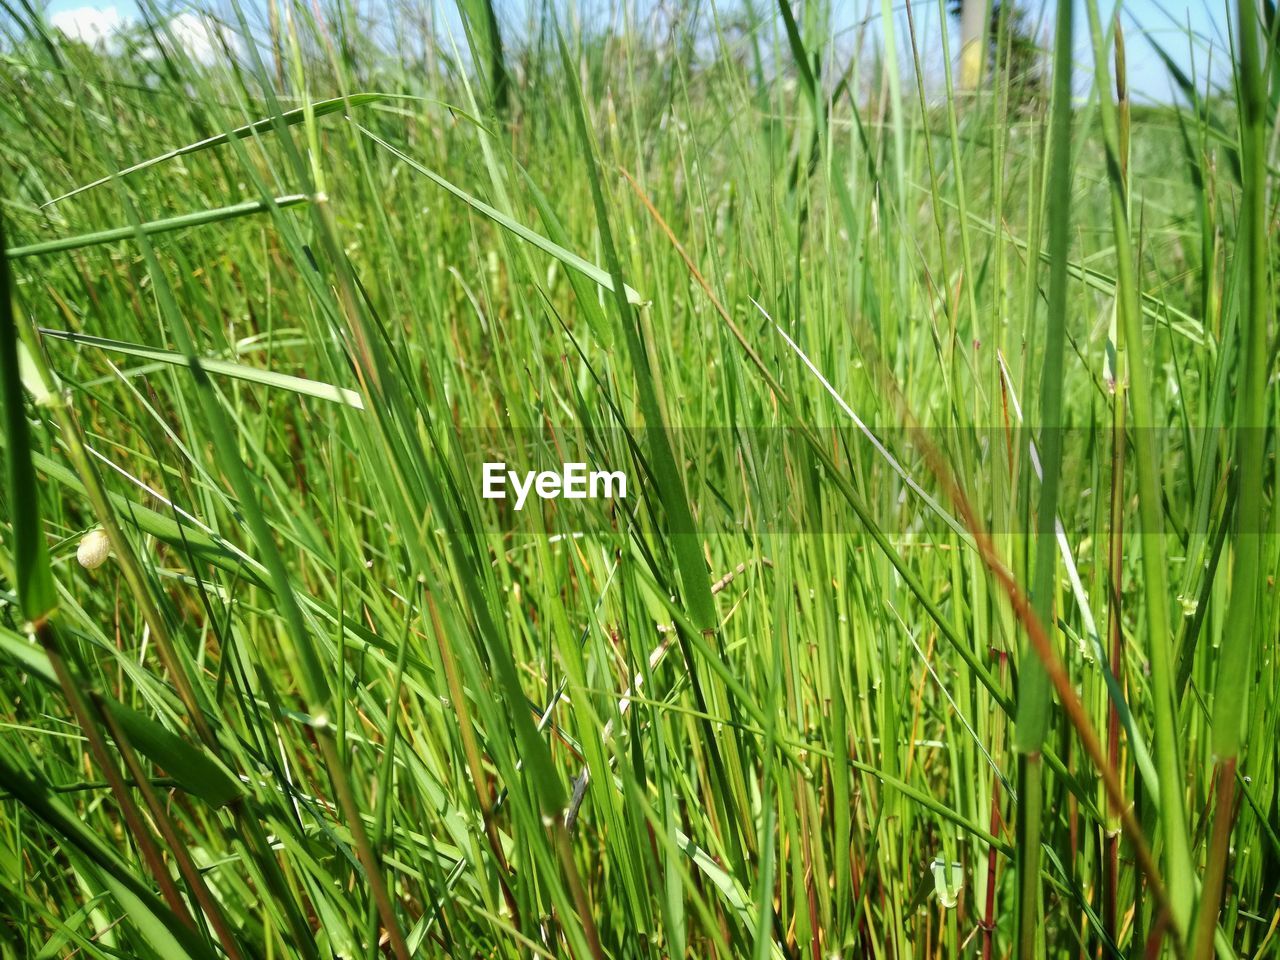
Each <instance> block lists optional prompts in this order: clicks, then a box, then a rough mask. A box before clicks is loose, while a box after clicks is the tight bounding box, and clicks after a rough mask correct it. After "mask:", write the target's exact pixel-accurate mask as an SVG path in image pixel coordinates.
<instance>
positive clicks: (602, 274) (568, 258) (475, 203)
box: [356, 123, 647, 305]
mask: <svg viewBox="0 0 1280 960" xmlns="http://www.w3.org/2000/svg"><path fill="white" fill-rule="evenodd" d="M356 128H357V129H358V130H359V131H360V132H361V133H363V134H364V135H365V136H366V137H368V138H369V139H370V140H372V141H373V142H374V143H376V144H378V146H380V147H382V148H383V149H384V150H387V151H388V152H389V153H391V154H393V155H394V156H395V157H396V158H397V159H399V160H401V161H403V162H404V163H406V164H408V165H409V166H410V167H412V168H413V169H414V170H416V171H418V173H420V174H422V175H423V176H424V177H426V178H427V179H428V180H430V181H431V182H432V183H434V184H436V186H438V187H442V188H444V189H445V190H448V191H449V192H450V193H451V194H453V195H454V196H455V197H457V198H458V199H459V200H461V201H462V202H463V203H465V204H467V205H468V206H469V207H471V208H472V209H473V210H475V211H477V212H478V213H482V214H484V215H485V216H486V217H488V218H489V219H490V220H492V221H493V222H494V223H496V224H497V225H498V226H500V227H503V228H505V229H507V230H510V231H511V232H512V233H514V234H515V235H516V236H517V237H519V238H520V239H521V240H527V241H528V242H529V243H532V244H533V245H534V246H535V247H537V248H538V249H539V250H541V251H542V252H543V253H548V254H550V255H551V256H553V257H555V258H556V259H557V260H559V261H560V262H561V263H563V264H564V265H565V266H566V267H569V268H571V269H573V270H577V271H578V272H579V273H581V274H583V275H584V276H587V277H590V278H591V279H592V280H594V281H595V282H596V283H597V284H599V285H600V286H602V287H604V288H605V289H606V290H608V291H610V292H612V291H613V289H614V288H613V277H611V276H610V275H609V271H607V270H604V269H602V268H601V267H598V266H596V265H595V264H594V263H592V262H591V261H589V260H584V259H583V258H582V257H580V256H578V255H577V254H576V253H572V252H570V251H569V250H566V249H565V248H564V247H562V246H560V244H558V243H555V242H553V241H551V240H548V239H547V238H546V237H544V236H543V235H542V234H540V233H535V232H534V231H533V230H530V229H529V228H528V227H526V226H525V225H524V224H523V223H518V222H517V221H515V220H512V219H511V218H510V217H508V216H507V215H506V214H505V213H503V212H502V211H501V210H497V209H495V208H493V207H491V206H489V204H487V203H485V202H484V201H483V200H478V199H476V198H475V197H473V196H471V194H469V193H467V192H466V191H465V190H462V189H460V188H458V187H455V186H454V185H453V184H452V183H450V182H449V181H448V180H446V179H445V178H444V177H442V176H440V175H439V174H438V173H435V172H434V171H431V170H428V169H427V168H426V167H424V166H423V165H422V164H420V163H418V161H417V160H414V159H413V158H412V157H410V156H409V155H407V154H405V153H404V152H402V151H400V150H397V149H396V148H395V147H393V146H392V145H391V144H389V143H387V141H385V140H383V139H382V138H381V137H380V136H378V135H377V134H376V133H373V132H372V131H370V130H366V129H365V128H364V127H362V126H360V124H358V123H357V124H356ZM623 290H625V291H626V294H627V302H628V303H632V304H636V305H639V304H643V303H646V302H647V301H646V300H645V298H644V297H642V296H640V294H638V293H636V291H635V290H633V289H631V287H629V286H626V285H625V284H624V285H623Z"/></svg>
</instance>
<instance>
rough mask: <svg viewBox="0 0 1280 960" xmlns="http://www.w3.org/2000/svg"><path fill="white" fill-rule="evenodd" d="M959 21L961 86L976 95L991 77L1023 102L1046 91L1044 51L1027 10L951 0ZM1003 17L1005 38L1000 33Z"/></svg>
mask: <svg viewBox="0 0 1280 960" xmlns="http://www.w3.org/2000/svg"><path fill="white" fill-rule="evenodd" d="M949 8H950V10H951V15H952V16H954V17H956V18H957V19H958V20H959V21H960V86H961V88H962V89H965V90H975V89H977V88H978V86H979V85H980V84H981V83H982V82H983V80H984V76H983V74H984V73H985V74H986V75H987V76H992V75H994V74H998V77H997V79H999V80H1000V81H1001V82H1004V83H1008V84H1009V85H1010V88H1011V90H1012V91H1015V92H1016V95H1017V99H1018V100H1019V101H1020V102H1024V103H1025V102H1028V101H1032V100H1035V99H1038V98H1039V97H1040V95H1041V94H1043V92H1044V85H1045V69H1044V65H1045V56H1044V48H1043V47H1042V46H1041V44H1040V42H1039V39H1038V38H1037V37H1036V34H1035V25H1034V24H1033V23H1032V21H1031V17H1030V16H1029V15H1028V13H1027V11H1026V9H1024V8H1023V7H1021V6H1019V5H1018V4H1016V3H1012V2H1010V3H1001V0H992V2H991V4H990V6H988V5H987V2H986V0H949ZM1002 18H1003V21H1004V22H1003V36H1002V33H1001V30H1002V24H1001V20H1002Z"/></svg>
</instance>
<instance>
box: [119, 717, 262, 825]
mask: <svg viewBox="0 0 1280 960" xmlns="http://www.w3.org/2000/svg"><path fill="white" fill-rule="evenodd" d="M106 705H107V709H108V710H110V711H111V716H112V717H113V718H114V719H115V720H116V722H117V723H119V724H120V728H121V729H122V730H123V731H124V734H125V736H126V737H128V739H129V743H130V744H131V745H132V746H133V748H134V749H135V750H137V751H138V752H139V753H141V754H142V755H143V756H145V757H146V758H147V759H149V760H150V761H151V762H152V763H155V764H157V765H159V766H160V767H162V768H163V769H164V771H165V772H166V773H167V774H169V776H171V777H173V779H174V780H176V781H178V784H179V785H180V786H181V787H182V789H184V790H186V791H187V793H190V794H193V795H195V796H197V797H199V798H200V799H201V800H204V801H206V802H207V803H211V804H213V805H214V806H215V807H220V806H223V805H224V804H227V803H230V802H231V801H232V800H234V799H235V798H236V797H238V796H240V787H239V785H238V784H237V783H236V782H235V780H233V779H232V778H231V776H230V775H229V774H228V773H227V772H226V771H225V770H223V768H222V767H220V766H219V765H218V764H217V763H215V762H214V761H213V760H211V759H210V758H209V757H208V756H207V755H206V754H204V753H203V752H201V751H200V750H197V749H196V748H195V747H193V746H192V745H191V744H189V743H187V742H186V741H185V740H183V739H182V738H181V737H179V736H178V735H177V734H175V733H171V732H170V731H168V730H166V729H165V728H164V727H162V726H161V725H160V724H159V723H157V722H156V721H155V720H153V719H151V718H150V717H148V716H146V715H145V714H142V713H139V712H138V711H137V710H133V709H131V708H129V707H126V706H125V705H124V704H122V703H119V702H117V701H115V700H107V701H106Z"/></svg>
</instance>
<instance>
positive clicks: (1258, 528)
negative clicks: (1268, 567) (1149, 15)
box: [1194, 0, 1270, 958]
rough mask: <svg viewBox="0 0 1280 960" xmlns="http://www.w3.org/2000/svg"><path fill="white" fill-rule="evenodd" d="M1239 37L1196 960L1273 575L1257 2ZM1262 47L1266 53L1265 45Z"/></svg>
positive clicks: (1212, 911) (1207, 945)
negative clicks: (1223, 566)
mask: <svg viewBox="0 0 1280 960" xmlns="http://www.w3.org/2000/svg"><path fill="white" fill-rule="evenodd" d="M1236 8H1237V11H1238V18H1239V19H1238V24H1239V31H1238V36H1237V37H1236V44H1237V49H1238V50H1239V64H1240V70H1239V86H1238V90H1239V97H1240V101H1241V102H1240V108H1241V127H1240V140H1241V150H1240V153H1241V168H1242V171H1241V172H1242V176H1243V184H1242V191H1241V203H1240V206H1241V216H1242V218H1243V227H1244V237H1243V247H1244V250H1243V257H1244V270H1243V271H1241V274H1240V278H1241V288H1242V289H1241V297H1240V301H1241V304H1242V312H1243V322H1242V323H1241V324H1240V330H1241V336H1242V342H1241V345H1240V346H1241V349H1240V350H1238V351H1237V354H1236V355H1237V357H1238V358H1239V362H1240V364H1241V365H1242V366H1243V371H1242V374H1241V376H1240V381H1241V386H1240V392H1239V394H1238V398H1237V401H1236V403H1237V409H1236V444H1235V446H1236V457H1237V461H1238V464H1239V466H1238V472H1237V474H1236V484H1237V489H1238V494H1237V500H1236V519H1235V530H1234V532H1233V534H1232V537H1231V542H1232V548H1233V553H1234V554H1235V557H1234V559H1235V566H1234V568H1233V570H1232V573H1231V599H1230V601H1229V604H1228V607H1227V620H1226V626H1225V629H1224V632H1223V638H1222V644H1221V648H1220V652H1219V656H1218V657H1217V678H1216V682H1215V684H1214V695H1213V721H1212V740H1211V742H1212V746H1213V754H1214V760H1215V763H1216V770H1215V777H1214V782H1215V790H1214V803H1215V805H1216V813H1215V816H1214V826H1213V835H1212V838H1211V840H1210V844H1209V851H1208V862H1207V867H1206V870H1205V879H1204V886H1203V889H1202V892H1201V901H1200V907H1199V911H1198V914H1197V918H1196V931H1195V949H1194V956H1195V957H1197V958H1201V957H1204V958H1207V957H1210V956H1212V953H1213V948H1214V944H1213V940H1214V933H1215V931H1216V929H1217V919H1218V913H1219V910H1220V906H1221V901H1222V892H1223V884H1224V877H1225V872H1226V862H1227V857H1228V854H1229V848H1230V844H1231V823H1232V819H1233V816H1234V806H1235V785H1236V767H1237V764H1238V762H1239V757H1240V750H1241V744H1242V740H1243V734H1244V718H1245V717H1246V716H1248V709H1247V707H1248V703H1249V694H1250V688H1251V687H1252V686H1253V682H1254V666H1253V664H1254V649H1255V647H1257V646H1258V644H1259V641H1260V640H1261V639H1262V638H1261V636H1260V634H1259V633H1258V629H1259V624H1258V607H1259V603H1260V599H1261V595H1262V585H1263V582H1264V580H1265V577H1266V574H1265V571H1264V569H1263V566H1262V553H1263V546H1264V543H1265V540H1264V532H1265V530H1266V517H1265V515H1264V510H1265V498H1266V489H1265V488H1266V483H1267V480H1266V469H1265V463H1264V458H1265V456H1266V449H1267V434H1268V432H1269V427H1270V425H1269V424H1268V421H1267V374H1268V371H1267V367H1268V359H1269V356H1270V352H1269V350H1268V343H1267V321H1268V315H1269V313H1270V297H1269V296H1268V290H1269V287H1270V285H1269V282H1268V266H1269V264H1268V249H1267V221H1268V219H1269V212H1268V210H1267V206H1266V204H1267V197H1266V186H1267V153H1266V135H1267V128H1268V126H1269V123H1268V117H1267V99H1266V84H1265V80H1264V75H1263V64H1262V56H1261V53H1260V51H1259V42H1260V40H1261V41H1262V42H1264V43H1265V42H1266V41H1265V40H1264V39H1263V38H1261V37H1260V36H1259V32H1260V31H1259V22H1258V11H1257V7H1256V5H1255V3H1254V0H1240V2H1239V3H1237V4H1236ZM1264 49H1266V48H1265V47H1264Z"/></svg>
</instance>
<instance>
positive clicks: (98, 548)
mask: <svg viewBox="0 0 1280 960" xmlns="http://www.w3.org/2000/svg"><path fill="white" fill-rule="evenodd" d="M110 553H111V539H110V538H109V537H108V536H107V532H106V531H105V530H103V529H102V528H101V527H95V528H94V529H92V530H90V531H89V532H88V533H86V534H85V535H84V537H83V538H82V539H81V541H80V546H79V547H78V548H77V549H76V559H77V560H79V561H80V566H82V567H84V568H85V569H86V570H96V569H98V567H100V566H102V565H103V564H104V563H106V562H107V557H108V556H109V555H110Z"/></svg>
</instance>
